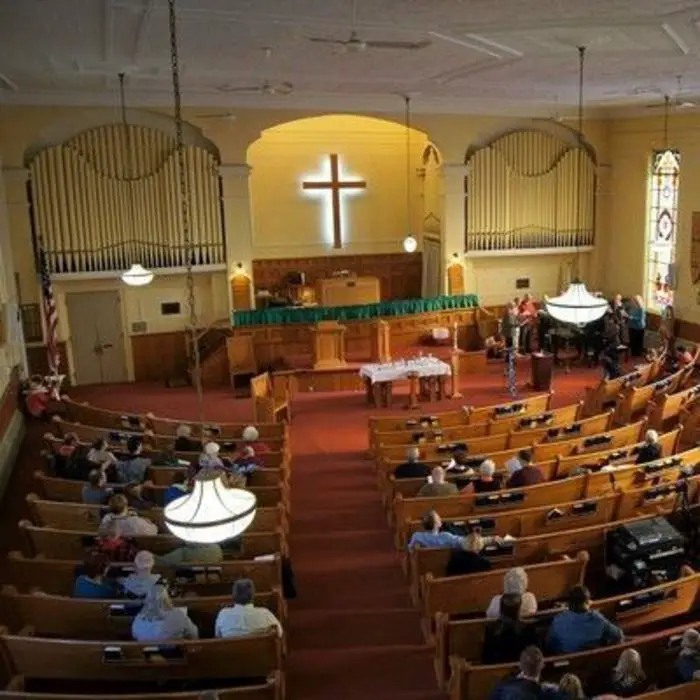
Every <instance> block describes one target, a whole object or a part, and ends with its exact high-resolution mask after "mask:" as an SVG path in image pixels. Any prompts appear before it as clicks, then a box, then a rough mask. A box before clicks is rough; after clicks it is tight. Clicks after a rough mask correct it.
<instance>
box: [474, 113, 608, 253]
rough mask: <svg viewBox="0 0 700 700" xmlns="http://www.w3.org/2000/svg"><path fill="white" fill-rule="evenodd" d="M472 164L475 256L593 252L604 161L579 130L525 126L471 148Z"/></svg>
mask: <svg viewBox="0 0 700 700" xmlns="http://www.w3.org/2000/svg"><path fill="white" fill-rule="evenodd" d="M465 163H466V165H467V168H468V170H467V176H466V177H465V239H466V246H465V247H466V249H467V251H480V252H486V251H508V250H522V249H545V248H546V249H567V248H569V249H571V248H579V247H586V246H591V245H593V243H594V238H595V197H596V194H595V193H596V165H597V158H596V152H595V149H594V148H593V146H592V145H591V144H590V143H588V142H587V141H586V140H585V139H584V138H582V137H579V134H578V132H577V131H575V130H574V129H571V128H569V127H568V126H566V125H564V124H560V123H558V122H554V121H550V120H530V121H523V122H517V123H515V124H511V125H508V126H507V127H505V128H501V129H499V130H497V131H495V132H493V133H489V134H487V135H485V136H484V137H482V138H480V139H478V140H477V141H476V142H475V143H473V144H472V145H470V146H469V148H468V149H467V151H466V154H465Z"/></svg>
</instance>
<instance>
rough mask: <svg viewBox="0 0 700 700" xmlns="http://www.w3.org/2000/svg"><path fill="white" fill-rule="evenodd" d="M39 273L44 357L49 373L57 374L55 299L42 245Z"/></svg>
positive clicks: (58, 358) (59, 359) (56, 316)
mask: <svg viewBox="0 0 700 700" xmlns="http://www.w3.org/2000/svg"><path fill="white" fill-rule="evenodd" d="M39 274H40V275H41V300H42V310H43V312H44V321H45V323H46V357H47V359H48V362H49V374H51V375H54V376H55V375H57V374H58V370H59V366H60V363H61V357H60V355H59V352H58V314H57V312H56V300H55V299H54V296H53V286H52V285H51V274H50V273H49V262H48V258H47V256H46V251H45V250H44V247H43V246H41V247H40V248H39Z"/></svg>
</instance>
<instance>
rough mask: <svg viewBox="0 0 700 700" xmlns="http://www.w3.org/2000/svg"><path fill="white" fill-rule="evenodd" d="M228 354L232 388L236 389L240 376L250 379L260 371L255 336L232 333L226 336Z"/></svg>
mask: <svg viewBox="0 0 700 700" xmlns="http://www.w3.org/2000/svg"><path fill="white" fill-rule="evenodd" d="M226 355H227V357H228V368H229V378H230V380H231V389H233V391H236V389H237V388H238V387H237V380H238V379H239V378H241V377H243V378H246V379H250V378H251V377H253V376H255V375H256V374H257V373H258V363H257V362H256V360H255V347H254V346H253V336H252V335H232V336H229V337H228V338H226Z"/></svg>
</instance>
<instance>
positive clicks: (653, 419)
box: [647, 384, 700, 431]
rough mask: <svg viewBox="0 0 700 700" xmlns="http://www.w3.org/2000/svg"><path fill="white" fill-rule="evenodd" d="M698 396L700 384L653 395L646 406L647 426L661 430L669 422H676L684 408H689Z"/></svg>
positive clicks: (699, 395) (699, 394)
mask: <svg viewBox="0 0 700 700" xmlns="http://www.w3.org/2000/svg"><path fill="white" fill-rule="evenodd" d="M699 397H700V384H695V385H693V386H691V387H688V388H687V389H682V390H681V391H677V392H676V393H674V394H669V393H666V394H662V395H661V396H655V397H654V399H653V400H652V401H651V402H650V403H649V405H648V406H647V418H648V419H649V427H650V428H654V429H655V430H658V431H663V430H664V429H665V428H667V427H668V425H669V424H670V423H671V422H674V423H675V422H678V421H679V420H680V417H681V414H682V412H683V410H684V409H690V407H691V406H692V405H693V403H694V402H695V401H697V399H698V398H699Z"/></svg>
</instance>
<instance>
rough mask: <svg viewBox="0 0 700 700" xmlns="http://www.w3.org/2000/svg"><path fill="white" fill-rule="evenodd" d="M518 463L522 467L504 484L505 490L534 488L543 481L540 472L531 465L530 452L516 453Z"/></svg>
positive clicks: (521, 451)
mask: <svg viewBox="0 0 700 700" xmlns="http://www.w3.org/2000/svg"><path fill="white" fill-rule="evenodd" d="M518 461H519V462H520V464H522V465H523V466H522V467H521V468H520V469H518V470H517V471H516V472H514V473H513V474H512V476H511V477H510V479H508V483H507V484H506V488H507V489H520V488H522V487H523V486H534V485H535V484H541V483H542V482H543V481H544V476H542V472H541V471H540V470H539V469H538V468H537V467H536V466H534V465H533V464H532V452H530V450H520V452H518Z"/></svg>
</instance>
